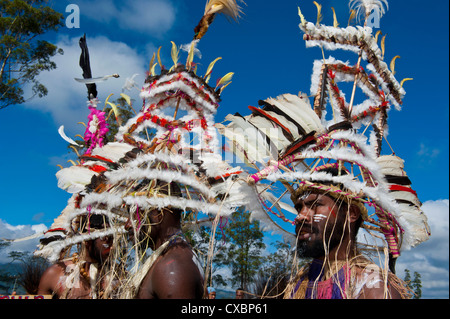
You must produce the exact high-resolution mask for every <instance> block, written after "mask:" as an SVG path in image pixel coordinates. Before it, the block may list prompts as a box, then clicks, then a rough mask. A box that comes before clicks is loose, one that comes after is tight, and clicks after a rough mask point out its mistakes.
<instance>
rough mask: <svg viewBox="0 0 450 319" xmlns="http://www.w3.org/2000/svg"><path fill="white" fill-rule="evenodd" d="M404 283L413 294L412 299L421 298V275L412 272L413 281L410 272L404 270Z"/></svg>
mask: <svg viewBox="0 0 450 319" xmlns="http://www.w3.org/2000/svg"><path fill="white" fill-rule="evenodd" d="M404 281H405V282H406V285H407V286H408V287H409V288H410V289H411V290H412V291H413V292H414V296H413V299H420V298H422V279H421V275H420V274H419V273H418V272H417V271H415V272H414V279H412V278H411V273H410V270H409V269H405V278H404Z"/></svg>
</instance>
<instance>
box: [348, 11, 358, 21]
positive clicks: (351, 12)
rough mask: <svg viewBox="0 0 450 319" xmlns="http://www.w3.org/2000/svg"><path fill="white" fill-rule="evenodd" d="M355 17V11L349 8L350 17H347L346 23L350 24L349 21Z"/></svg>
mask: <svg viewBox="0 0 450 319" xmlns="http://www.w3.org/2000/svg"><path fill="white" fill-rule="evenodd" d="M354 18H356V11H355V10H353V9H351V10H350V17H349V18H348V25H350V23H351V22H352V20H353V19H354Z"/></svg>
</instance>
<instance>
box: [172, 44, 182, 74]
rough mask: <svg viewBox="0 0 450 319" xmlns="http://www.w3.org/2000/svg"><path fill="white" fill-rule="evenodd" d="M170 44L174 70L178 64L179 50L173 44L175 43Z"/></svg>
mask: <svg viewBox="0 0 450 319" xmlns="http://www.w3.org/2000/svg"><path fill="white" fill-rule="evenodd" d="M170 42H172V50H171V56H172V61H173V68H176V66H177V64H178V56H179V54H180V49H179V48H178V47H177V45H176V44H175V42H173V41H170Z"/></svg>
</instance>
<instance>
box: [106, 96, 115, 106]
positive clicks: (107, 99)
mask: <svg viewBox="0 0 450 319" xmlns="http://www.w3.org/2000/svg"><path fill="white" fill-rule="evenodd" d="M113 95H114V93H111V94H110V95H108V97H107V98H106V100H105V108H106V104H108V101H109V99H110V98H111V96H113Z"/></svg>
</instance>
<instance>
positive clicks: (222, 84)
mask: <svg viewBox="0 0 450 319" xmlns="http://www.w3.org/2000/svg"><path fill="white" fill-rule="evenodd" d="M233 75H234V73H233V72H230V73H227V74H225V75H224V76H223V77H222V78H220V79H218V80H217V85H216V90H220V92H222V91H223V89H225V88H226V87H227V86H228V85H230V83H231V79H232V78H233Z"/></svg>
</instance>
